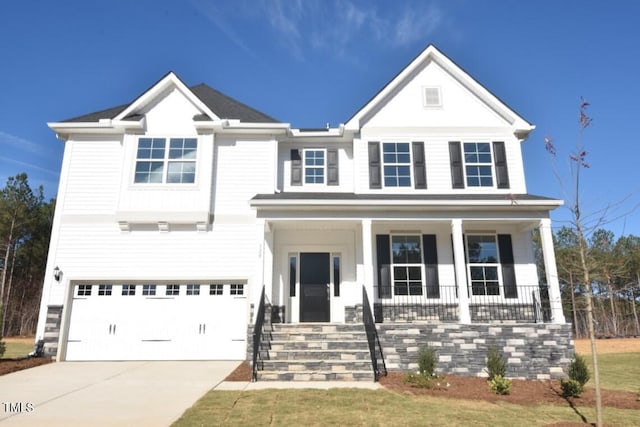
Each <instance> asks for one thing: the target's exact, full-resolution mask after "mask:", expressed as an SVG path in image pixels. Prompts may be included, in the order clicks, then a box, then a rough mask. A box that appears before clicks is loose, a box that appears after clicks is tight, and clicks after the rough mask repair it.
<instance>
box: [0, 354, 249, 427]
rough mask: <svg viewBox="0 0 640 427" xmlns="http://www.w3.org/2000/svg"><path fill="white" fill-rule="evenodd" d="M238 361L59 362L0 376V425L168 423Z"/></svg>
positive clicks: (226, 373) (67, 426) (220, 379)
mask: <svg viewBox="0 0 640 427" xmlns="http://www.w3.org/2000/svg"><path fill="white" fill-rule="evenodd" d="M238 364H239V362H208V361H207V362H61V363H51V364H48V365H43V366H39V367H36V368H32V369H27V370H24V371H19V372H15V373H12V374H8V375H3V376H0V426H1V427H5V426H29V427H31V426H61V427H62V426H64V427H73V426H123V425H131V426H133V425H135V426H168V425H170V424H171V423H172V422H173V421H175V420H177V419H178V418H179V417H180V415H182V413H183V412H184V411H185V410H186V409H187V408H189V407H191V406H192V405H193V404H194V403H195V401H196V400H198V399H199V398H200V397H201V396H202V395H204V394H205V393H206V392H207V391H209V390H211V389H212V388H214V387H215V386H216V385H218V384H219V383H220V382H221V381H223V380H224V378H225V377H226V376H227V375H228V374H229V373H230V372H231V371H232V370H233V369H234V368H235V367H236V366H238Z"/></svg>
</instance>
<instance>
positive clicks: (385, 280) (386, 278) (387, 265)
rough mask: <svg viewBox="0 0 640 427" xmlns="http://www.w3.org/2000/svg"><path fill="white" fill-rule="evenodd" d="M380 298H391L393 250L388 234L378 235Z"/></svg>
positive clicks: (377, 252)
mask: <svg viewBox="0 0 640 427" xmlns="http://www.w3.org/2000/svg"><path fill="white" fill-rule="evenodd" d="M376 254H377V261H378V297H379V298H391V248H390V247H389V235H388V234H376Z"/></svg>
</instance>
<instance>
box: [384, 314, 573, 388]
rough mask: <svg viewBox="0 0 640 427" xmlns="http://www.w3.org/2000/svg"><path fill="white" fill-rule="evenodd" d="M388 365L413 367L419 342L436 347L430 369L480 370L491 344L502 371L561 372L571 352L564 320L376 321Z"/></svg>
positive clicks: (529, 375)
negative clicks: (502, 363)
mask: <svg viewBox="0 0 640 427" xmlns="http://www.w3.org/2000/svg"><path fill="white" fill-rule="evenodd" d="M376 328H377V330H378V336H379V339H380V344H381V346H382V351H383V353H384V360H385V363H386V366H387V369H388V370H390V371H391V370H402V371H415V370H417V369H418V364H417V357H418V350H419V349H420V348H421V347H424V346H429V347H432V348H435V349H436V354H437V357H438V363H437V365H436V371H437V372H439V373H443V374H456V375H464V376H486V372H485V366H486V354H487V350H488V348H489V347H491V346H496V347H498V349H499V350H500V351H502V353H503V355H504V357H505V358H506V359H507V371H506V376H507V377H510V378H526V379H556V378H563V377H565V374H564V372H565V371H566V369H567V367H568V366H569V363H570V362H571V359H572V358H573V354H574V348H573V335H572V332H571V325H570V324H562V325H557V324H550V323H545V324H541V323H529V324H499V323H498V324H471V325H462V324H458V323H412V324H409V323H406V322H405V323H378V324H376Z"/></svg>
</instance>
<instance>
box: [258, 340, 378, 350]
mask: <svg viewBox="0 0 640 427" xmlns="http://www.w3.org/2000/svg"><path fill="white" fill-rule="evenodd" d="M264 344H265V345H261V349H262V350H276V351H282V350H305V349H307V350H332V351H338V352H346V351H351V350H364V349H367V350H368V349H369V344H367V341H366V340H365V341H360V340H358V341H354V340H347V341H324V340H318V341H301V340H295V341H271V342H270V343H264Z"/></svg>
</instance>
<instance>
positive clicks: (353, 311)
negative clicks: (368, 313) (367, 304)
mask: <svg viewBox="0 0 640 427" xmlns="http://www.w3.org/2000/svg"><path fill="white" fill-rule="evenodd" d="M344 323H362V304H356V305H348V306H345V308H344Z"/></svg>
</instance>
